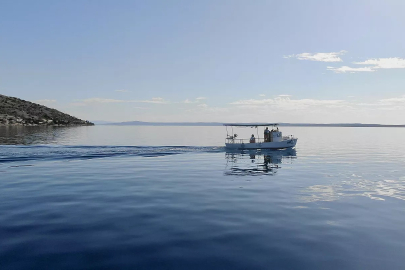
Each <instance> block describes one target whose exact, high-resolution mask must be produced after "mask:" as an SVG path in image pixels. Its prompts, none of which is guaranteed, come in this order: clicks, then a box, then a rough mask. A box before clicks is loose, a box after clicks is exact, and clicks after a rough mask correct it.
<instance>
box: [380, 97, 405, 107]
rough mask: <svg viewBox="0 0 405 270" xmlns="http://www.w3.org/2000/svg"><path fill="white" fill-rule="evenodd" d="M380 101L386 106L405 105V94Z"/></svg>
mask: <svg viewBox="0 0 405 270" xmlns="http://www.w3.org/2000/svg"><path fill="white" fill-rule="evenodd" d="M379 103H380V104H382V105H386V106H395V105H405V95H403V96H402V97H397V98H386V99H381V100H379Z"/></svg>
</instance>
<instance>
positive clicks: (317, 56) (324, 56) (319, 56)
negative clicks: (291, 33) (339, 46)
mask: <svg viewBox="0 0 405 270" xmlns="http://www.w3.org/2000/svg"><path fill="white" fill-rule="evenodd" d="M345 53H346V51H344V50H342V51H339V52H330V53H300V54H291V55H285V56H283V57H284V58H297V59H298V60H310V61H318V62H342V61H343V60H342V58H340V57H339V55H343V54H345Z"/></svg>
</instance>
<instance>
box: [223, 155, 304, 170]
mask: <svg viewBox="0 0 405 270" xmlns="http://www.w3.org/2000/svg"><path fill="white" fill-rule="evenodd" d="M296 158H297V153H296V150H295V149H282V150H260V149H258V150H231V149H229V150H228V149H227V150H226V152H225V159H226V170H225V173H224V174H225V175H236V176H248V175H250V176H261V175H274V174H275V173H277V170H278V169H280V168H281V164H282V163H291V162H292V161H293V160H294V159H296Z"/></svg>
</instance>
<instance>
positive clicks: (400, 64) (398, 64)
mask: <svg viewBox="0 0 405 270" xmlns="http://www.w3.org/2000/svg"><path fill="white" fill-rule="evenodd" d="M354 64H356V65H373V67H371V68H373V69H378V68H384V69H391V68H405V59H404V58H399V57H390V58H376V59H368V60H366V61H364V62H354Z"/></svg>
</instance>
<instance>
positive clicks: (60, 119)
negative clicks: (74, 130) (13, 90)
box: [0, 95, 94, 126]
mask: <svg viewBox="0 0 405 270" xmlns="http://www.w3.org/2000/svg"><path fill="white" fill-rule="evenodd" d="M9 125H14V126H93V125H94V124H93V123H91V122H89V121H85V120H81V119H78V118H76V117H73V116H70V115H68V114H65V113H62V112H60V111H58V110H55V109H51V108H48V107H46V106H43V105H39V104H36V103H32V102H29V101H25V100H22V99H19V98H15V97H8V96H4V95H0V126H9Z"/></svg>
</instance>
